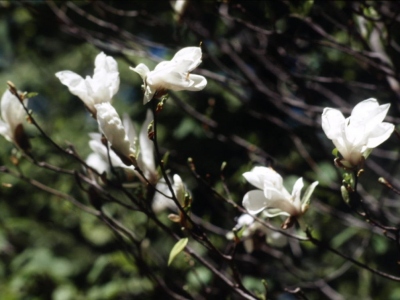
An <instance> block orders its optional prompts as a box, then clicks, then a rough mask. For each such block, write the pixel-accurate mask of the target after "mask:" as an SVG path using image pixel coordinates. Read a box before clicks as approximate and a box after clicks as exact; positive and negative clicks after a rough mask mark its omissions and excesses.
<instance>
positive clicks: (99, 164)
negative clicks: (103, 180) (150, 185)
mask: <svg viewBox="0 0 400 300" xmlns="http://www.w3.org/2000/svg"><path fill="white" fill-rule="evenodd" d="M89 136H90V138H91V139H90V141H89V147H90V149H92V151H93V152H92V153H91V154H90V155H89V156H88V157H87V159H86V163H87V164H88V166H90V167H92V168H93V169H95V170H96V171H97V172H99V173H100V174H102V173H103V172H107V173H109V171H110V163H109V161H110V160H111V164H112V166H113V167H115V168H124V169H126V170H130V171H133V170H134V167H133V166H127V165H125V164H124V163H123V162H122V160H121V159H120V158H119V156H118V155H117V154H116V153H115V152H114V151H113V150H112V149H111V147H109V154H108V151H107V147H106V146H105V145H104V144H103V143H102V142H101V134H100V133H90V134H89ZM110 146H111V145H110ZM108 155H110V159H109V158H108Z"/></svg>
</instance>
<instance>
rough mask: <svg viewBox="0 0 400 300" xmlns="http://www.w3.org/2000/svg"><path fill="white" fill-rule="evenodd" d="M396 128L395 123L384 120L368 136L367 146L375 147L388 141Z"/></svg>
mask: <svg viewBox="0 0 400 300" xmlns="http://www.w3.org/2000/svg"><path fill="white" fill-rule="evenodd" d="M393 130H394V125H393V124H391V123H386V122H383V123H381V124H379V125H378V126H376V127H375V128H374V130H373V131H372V132H371V133H370V134H369V136H368V142H367V144H366V147H367V148H375V147H377V146H379V145H380V144H382V143H383V142H384V141H386V140H387V139H388V138H389V137H390V135H391V134H392V132H393Z"/></svg>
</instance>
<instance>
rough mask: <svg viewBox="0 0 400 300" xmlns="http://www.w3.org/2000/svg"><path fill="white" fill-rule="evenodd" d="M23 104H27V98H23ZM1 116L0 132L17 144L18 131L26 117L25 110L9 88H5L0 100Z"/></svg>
mask: <svg viewBox="0 0 400 300" xmlns="http://www.w3.org/2000/svg"><path fill="white" fill-rule="evenodd" d="M24 105H25V106H26V105H28V99H25V100H24ZM0 108H1V118H2V120H1V119H0V134H1V135H3V136H4V137H5V138H6V139H7V140H8V141H10V142H12V143H17V144H19V137H18V135H19V133H18V131H19V130H20V129H22V123H23V122H24V120H25V118H26V112H25V109H24V107H23V106H22V104H21V103H20V101H19V100H18V98H17V97H16V96H14V95H13V94H12V93H11V92H10V91H9V90H6V91H5V92H4V94H3V96H2V97H1V102H0Z"/></svg>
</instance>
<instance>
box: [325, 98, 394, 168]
mask: <svg viewBox="0 0 400 300" xmlns="http://www.w3.org/2000/svg"><path fill="white" fill-rule="evenodd" d="M389 107H390V104H383V105H379V104H378V101H376V99H373V98H369V99H367V100H364V101H362V102H360V103H358V104H357V105H356V106H355V107H354V108H353V111H352V112H351V116H350V117H348V118H346V119H345V118H344V116H343V114H342V113H341V112H340V111H339V110H337V109H333V108H325V109H324V111H323V113H322V129H323V130H324V132H325V134H326V136H327V137H328V138H329V139H331V140H332V142H333V144H334V145H335V147H336V148H337V150H338V151H339V152H340V154H341V155H342V156H343V160H342V161H341V163H342V164H343V165H344V166H345V167H348V168H353V167H357V166H358V165H359V164H360V163H361V162H362V160H363V159H364V158H366V156H367V155H368V154H369V150H371V149H372V148H375V147H377V146H378V145H380V144H381V143H383V142H384V141H386V140H387V139H388V138H389V136H390V135H391V134H392V132H393V130H394V125H393V124H390V123H386V122H382V121H383V119H384V118H385V116H386V114H387V112H388V110H389ZM363 156H364V158H363Z"/></svg>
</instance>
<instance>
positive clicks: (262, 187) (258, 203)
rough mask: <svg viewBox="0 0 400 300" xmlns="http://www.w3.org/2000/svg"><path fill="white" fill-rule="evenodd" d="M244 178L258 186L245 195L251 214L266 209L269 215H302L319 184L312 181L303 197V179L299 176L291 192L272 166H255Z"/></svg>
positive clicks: (245, 202) (245, 201) (246, 204)
mask: <svg viewBox="0 0 400 300" xmlns="http://www.w3.org/2000/svg"><path fill="white" fill-rule="evenodd" d="M243 176H244V178H246V180H247V181H248V182H249V183H251V184H252V185H254V186H255V187H257V188H258V189H257V190H252V191H250V192H248V193H247V194H246V195H244V198H243V206H244V207H245V208H246V209H247V211H248V212H249V213H250V214H257V213H259V212H261V211H262V210H264V214H265V215H266V216H267V217H275V216H278V215H283V216H288V217H298V216H302V215H303V214H304V213H305V212H306V211H307V209H308V205H309V202H310V196H311V194H312V192H313V191H314V189H315V187H316V186H317V185H318V181H315V182H314V183H312V184H311V185H310V186H309V187H308V188H307V190H306V192H305V194H304V195H303V198H302V199H300V193H301V190H302V188H303V179H302V178H299V179H298V180H297V181H296V183H295V184H294V186H293V191H292V194H290V193H289V192H288V191H287V190H286V189H285V187H284V186H283V184H282V177H281V176H280V175H279V174H278V173H276V172H275V171H274V170H273V169H271V168H266V167H254V168H253V169H252V170H251V171H250V172H246V173H244V174H243Z"/></svg>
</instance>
